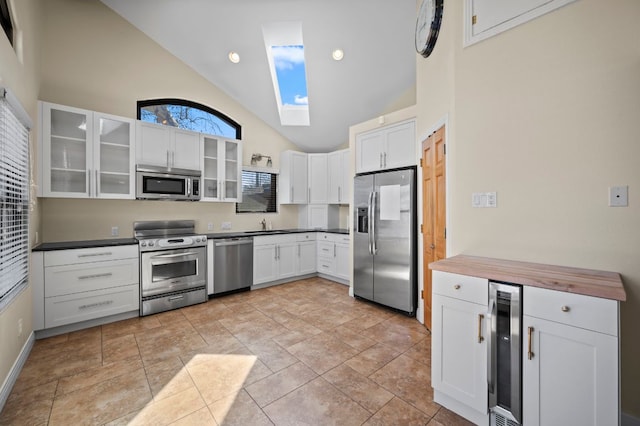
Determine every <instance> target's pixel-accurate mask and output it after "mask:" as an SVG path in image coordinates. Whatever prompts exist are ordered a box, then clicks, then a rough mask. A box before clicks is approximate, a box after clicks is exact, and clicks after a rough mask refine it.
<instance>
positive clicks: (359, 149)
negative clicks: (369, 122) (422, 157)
mask: <svg viewBox="0 0 640 426" xmlns="http://www.w3.org/2000/svg"><path fill="white" fill-rule="evenodd" d="M415 140H416V122H415V120H409V121H404V122H401V123H397V124H392V125H389V126H385V127H381V128H379V129H375V130H371V131H368V132H364V133H360V134H358V135H357V136H356V173H363V172H372V171H378V170H386V169H394V168H397V167H404V166H413V165H415V164H416V150H415Z"/></svg>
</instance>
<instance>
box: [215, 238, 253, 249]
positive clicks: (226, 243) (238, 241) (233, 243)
mask: <svg viewBox="0 0 640 426" xmlns="http://www.w3.org/2000/svg"><path fill="white" fill-rule="evenodd" d="M213 244H214V246H216V247H223V246H238V245H241V244H253V238H238V239H228V240H222V241H216V242H214V243H213Z"/></svg>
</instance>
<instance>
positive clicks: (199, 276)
mask: <svg viewBox="0 0 640 426" xmlns="http://www.w3.org/2000/svg"><path fill="white" fill-rule="evenodd" d="M133 230H134V236H135V237H136V239H137V240H138V248H139V251H140V315H141V316H145V315H151V314H155V313H158V312H164V311H168V310H171V309H176V308H181V307H184V306H188V305H193V304H196V303H202V302H206V301H207V289H206V285H207V237H206V235H197V234H195V222H194V221H193V220H173V221H146V222H135V223H134V224H133Z"/></svg>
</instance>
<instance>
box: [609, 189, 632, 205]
mask: <svg viewBox="0 0 640 426" xmlns="http://www.w3.org/2000/svg"><path fill="white" fill-rule="evenodd" d="M628 205H629V187H628V186H611V187H609V207H627V206H628Z"/></svg>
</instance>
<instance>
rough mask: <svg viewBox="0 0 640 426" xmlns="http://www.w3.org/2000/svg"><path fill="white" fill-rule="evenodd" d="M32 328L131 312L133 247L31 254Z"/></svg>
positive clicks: (135, 285)
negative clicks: (32, 277)
mask: <svg viewBox="0 0 640 426" xmlns="http://www.w3.org/2000/svg"><path fill="white" fill-rule="evenodd" d="M32 260H33V261H32V268H33V275H34V287H33V292H32V293H33V302H34V329H35V330H42V329H48V328H53V327H59V326H62V325H68V324H72V323H77V322H81V321H87V320H93V319H97V318H102V317H107V316H110V315H115V314H119V313H123V312H130V311H137V310H138V309H139V306H140V297H139V291H140V290H139V287H140V285H139V272H138V271H139V268H138V265H139V260H138V246H137V245H126V246H115V247H96V248H82V249H70V250H55V251H46V252H35V253H34V255H33V258H32Z"/></svg>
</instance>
